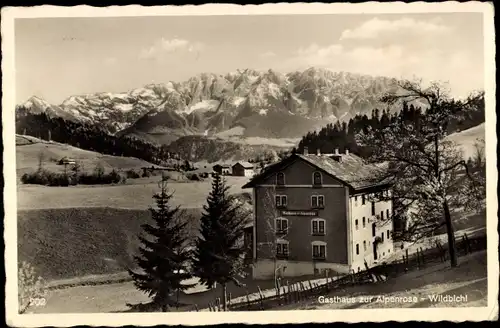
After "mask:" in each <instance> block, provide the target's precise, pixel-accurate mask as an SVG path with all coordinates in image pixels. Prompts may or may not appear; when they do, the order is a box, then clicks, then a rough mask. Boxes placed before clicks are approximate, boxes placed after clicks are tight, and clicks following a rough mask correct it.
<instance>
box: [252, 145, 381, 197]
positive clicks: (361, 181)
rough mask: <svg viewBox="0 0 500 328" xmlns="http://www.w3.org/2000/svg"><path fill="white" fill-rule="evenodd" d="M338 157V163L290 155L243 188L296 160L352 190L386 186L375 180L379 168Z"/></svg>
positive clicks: (327, 158)
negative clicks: (307, 164)
mask: <svg viewBox="0 0 500 328" xmlns="http://www.w3.org/2000/svg"><path fill="white" fill-rule="evenodd" d="M338 156H341V157H342V160H341V161H340V162H339V161H337V160H335V159H333V158H332V155H313V154H310V155H302V154H294V155H291V156H290V157H288V158H285V159H284V160H282V161H281V162H278V163H275V164H272V165H270V166H268V167H266V168H265V169H264V171H263V172H262V173H261V174H259V175H257V176H256V177H255V178H253V179H252V180H251V181H250V182H248V183H247V184H245V185H244V186H243V188H251V187H254V186H255V185H256V184H258V183H259V182H260V181H262V180H263V179H265V178H267V177H268V176H269V174H271V173H273V172H276V171H278V170H280V169H284V168H285V167H287V166H288V165H291V164H292V163H293V162H295V161H296V160H303V161H305V162H307V163H309V164H310V165H312V166H314V167H316V168H318V169H320V170H321V171H323V172H324V173H326V174H328V175H330V176H332V177H333V178H335V179H337V180H340V181H341V182H342V183H343V184H345V185H347V186H349V187H351V188H352V189H354V190H360V189H365V188H369V187H375V186H380V185H385V184H388V183H387V182H384V181H379V180H377V178H378V177H379V176H380V173H382V172H383V171H382V170H383V169H382V168H381V166H378V165H374V164H370V163H366V161H364V160H363V159H362V158H361V157H359V156H356V155H354V154H348V155H347V154H340V155H338Z"/></svg>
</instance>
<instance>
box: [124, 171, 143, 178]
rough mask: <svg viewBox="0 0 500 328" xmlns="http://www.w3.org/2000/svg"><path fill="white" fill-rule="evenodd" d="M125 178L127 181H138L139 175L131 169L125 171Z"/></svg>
mask: <svg viewBox="0 0 500 328" xmlns="http://www.w3.org/2000/svg"><path fill="white" fill-rule="evenodd" d="M125 176H126V177H127V179H138V178H140V177H141V175H140V174H139V173H137V172H136V171H135V170H133V169H130V170H127V171H125Z"/></svg>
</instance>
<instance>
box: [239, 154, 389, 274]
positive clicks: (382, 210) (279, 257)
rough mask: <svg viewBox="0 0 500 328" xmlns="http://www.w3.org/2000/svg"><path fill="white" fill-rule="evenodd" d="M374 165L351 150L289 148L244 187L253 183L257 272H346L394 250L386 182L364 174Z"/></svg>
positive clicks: (379, 258) (255, 271) (253, 235)
mask: <svg viewBox="0 0 500 328" xmlns="http://www.w3.org/2000/svg"><path fill="white" fill-rule="evenodd" d="M375 169H378V168H375V167H373V166H370V165H368V164H366V163H364V162H363V161H362V160H361V159H360V158H359V157H357V156H355V155H353V154H348V153H347V154H339V153H338V152H336V153H334V154H315V155H310V154H307V153H305V154H300V155H299V154H294V155H292V156H290V157H288V158H286V159H284V160H283V161H281V162H279V163H276V164H273V165H271V166H269V167H268V168H266V169H265V170H264V171H263V172H262V173H261V174H259V175H258V176H256V177H255V178H254V179H252V180H251V181H250V182H249V183H247V184H246V185H245V186H243V188H252V189H253V200H254V201H253V205H254V218H253V231H252V232H253V234H252V235H251V236H247V238H252V239H253V240H252V243H251V244H252V248H253V249H252V253H253V254H252V257H253V272H252V273H253V277H254V279H265V278H269V277H273V276H274V272H275V271H276V273H277V274H278V275H279V276H283V277H285V276H301V275H311V274H317V273H321V272H323V271H324V270H330V271H334V272H338V273H348V272H352V271H353V270H354V271H357V270H361V269H362V268H364V265H365V262H366V264H368V265H369V266H372V265H374V264H376V263H377V261H380V260H381V259H383V258H384V257H385V256H388V255H389V254H390V253H391V252H393V244H392V239H391V233H392V224H391V223H390V222H391V220H390V219H389V220H387V218H390V217H391V215H392V205H391V204H392V202H391V201H390V188H389V185H388V184H381V183H377V184H374V183H372V182H369V181H368V180H369V179H367V177H369V178H372V177H373V173H374V171H373V170H375ZM383 197H385V198H383ZM363 199H364V201H363ZM388 215H389V216H388ZM382 216H383V217H382Z"/></svg>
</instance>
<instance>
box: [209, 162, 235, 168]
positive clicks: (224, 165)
mask: <svg viewBox="0 0 500 328" xmlns="http://www.w3.org/2000/svg"><path fill="white" fill-rule="evenodd" d="M216 166H220V167H227V168H229V167H231V164H227V163H224V164H220V163H219V164H215V165H214V166H213V167H216Z"/></svg>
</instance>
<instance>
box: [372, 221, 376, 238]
mask: <svg viewBox="0 0 500 328" xmlns="http://www.w3.org/2000/svg"><path fill="white" fill-rule="evenodd" d="M372 236H373V237H375V223H372Z"/></svg>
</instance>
